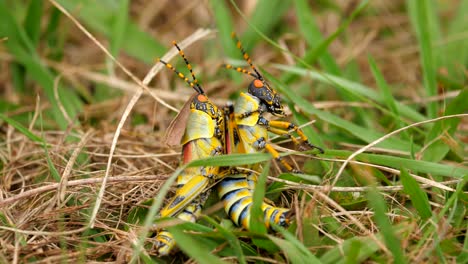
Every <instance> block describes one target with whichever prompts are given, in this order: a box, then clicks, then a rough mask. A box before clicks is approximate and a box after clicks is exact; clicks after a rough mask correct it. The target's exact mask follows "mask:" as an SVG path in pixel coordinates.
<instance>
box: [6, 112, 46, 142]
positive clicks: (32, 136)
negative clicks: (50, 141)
mask: <svg viewBox="0 0 468 264" xmlns="http://www.w3.org/2000/svg"><path fill="white" fill-rule="evenodd" d="M0 119H3V120H4V121H5V122H7V123H8V124H10V125H11V126H12V127H14V128H15V129H16V130H18V131H19V132H21V134H23V135H25V136H26V137H27V138H29V139H30V140H31V141H33V142H36V143H39V144H41V145H44V146H46V145H47V143H46V142H45V141H44V139H42V138H41V137H39V136H37V135H36V134H34V133H33V132H31V131H29V129H28V128H27V127H24V126H23V125H22V124H20V123H19V122H17V121H16V120H14V119H13V118H10V117H8V116H6V115H4V114H3V113H0Z"/></svg>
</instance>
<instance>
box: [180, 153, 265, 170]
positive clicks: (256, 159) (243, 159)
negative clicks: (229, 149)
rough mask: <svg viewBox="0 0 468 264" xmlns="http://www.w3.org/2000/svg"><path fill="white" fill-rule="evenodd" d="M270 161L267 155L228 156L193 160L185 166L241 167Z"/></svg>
mask: <svg viewBox="0 0 468 264" xmlns="http://www.w3.org/2000/svg"><path fill="white" fill-rule="evenodd" d="M270 159H272V156H271V155H270V154H267V153H249V154H230V155H221V156H215V157H209V158H206V159H199V160H194V161H192V162H190V163H189V164H187V166H188V167H197V166H220V167H222V166H241V165H250V164H256V163H260V162H264V161H267V160H270Z"/></svg>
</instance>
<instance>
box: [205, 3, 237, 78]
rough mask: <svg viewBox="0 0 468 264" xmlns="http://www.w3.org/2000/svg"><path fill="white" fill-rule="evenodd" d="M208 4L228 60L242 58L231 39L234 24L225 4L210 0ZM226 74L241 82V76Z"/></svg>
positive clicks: (231, 73)
mask: <svg viewBox="0 0 468 264" xmlns="http://www.w3.org/2000/svg"><path fill="white" fill-rule="evenodd" d="M210 3H211V7H212V8H213V14H214V17H215V20H216V26H217V28H218V37H219V39H220V42H221V46H222V47H223V49H224V52H225V54H226V55H227V56H228V57H229V58H239V59H240V58H242V54H241V52H240V51H239V49H238V48H237V47H236V43H235V42H234V40H232V38H231V33H232V31H233V30H234V22H233V21H232V16H231V13H230V11H229V9H228V7H227V2H225V1H218V0H211V1H210ZM228 74H229V76H230V77H231V79H233V80H235V81H237V82H239V81H240V80H241V76H239V74H238V73H236V72H234V71H228Z"/></svg>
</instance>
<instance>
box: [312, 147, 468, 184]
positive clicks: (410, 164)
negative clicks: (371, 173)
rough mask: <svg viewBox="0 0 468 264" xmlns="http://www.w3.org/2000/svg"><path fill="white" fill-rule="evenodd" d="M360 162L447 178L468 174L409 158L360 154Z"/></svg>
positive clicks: (333, 152) (333, 153)
mask: <svg viewBox="0 0 468 264" xmlns="http://www.w3.org/2000/svg"><path fill="white" fill-rule="evenodd" d="M349 155H351V152H349V151H342V150H327V152H326V153H325V154H321V155H320V156H323V157H339V158H347V157H349ZM356 160H358V161H364V162H369V163H371V164H376V165H382V166H386V167H390V168H394V169H397V170H400V169H401V168H402V167H404V168H407V169H408V170H410V171H412V172H414V173H418V172H419V173H428V174H433V175H439V176H447V177H454V178H460V179H461V178H462V177H463V176H464V175H465V174H467V173H468V169H467V168H465V167H461V166H460V167H457V166H452V165H447V164H440V163H436V162H428V161H422V160H413V159H409V158H402V157H394V156H387V155H379V154H359V155H358V156H357V157H356Z"/></svg>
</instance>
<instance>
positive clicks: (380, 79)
mask: <svg viewBox="0 0 468 264" xmlns="http://www.w3.org/2000/svg"><path fill="white" fill-rule="evenodd" d="M368 61H369V65H370V68H371V70H372V73H373V75H374V79H375V81H376V82H377V87H378V88H379V90H380V92H381V94H382V96H383V99H384V102H385V104H386V105H387V108H388V109H390V111H391V112H392V113H393V117H394V118H395V119H396V120H395V122H396V124H397V127H396V128H397V129H398V128H402V127H404V123H403V121H402V120H401V118H400V113H399V112H398V107H397V101H396V100H395V98H394V97H393V95H392V92H391V89H390V87H389V86H388V84H387V82H386V81H385V78H384V76H383V75H382V73H381V72H380V70H379V68H378V67H377V64H376V63H375V61H374V59H373V58H372V57H371V56H370V55H369V56H368ZM402 134H403V135H405V139H408V138H409V137H408V135H407V134H406V133H405V131H404V132H402Z"/></svg>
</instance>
